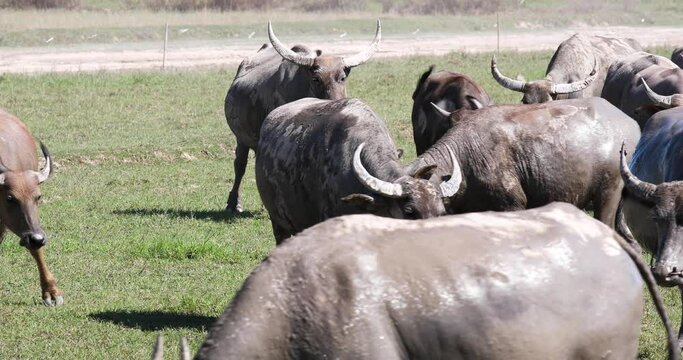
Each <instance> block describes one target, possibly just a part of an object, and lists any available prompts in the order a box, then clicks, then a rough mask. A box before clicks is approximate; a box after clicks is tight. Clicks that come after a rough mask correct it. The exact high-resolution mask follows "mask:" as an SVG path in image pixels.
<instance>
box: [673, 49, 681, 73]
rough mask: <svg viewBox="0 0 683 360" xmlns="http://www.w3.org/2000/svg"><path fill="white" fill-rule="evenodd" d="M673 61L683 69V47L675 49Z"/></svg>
mask: <svg viewBox="0 0 683 360" xmlns="http://www.w3.org/2000/svg"><path fill="white" fill-rule="evenodd" d="M671 61H672V62H673V63H674V64H676V65H678V67H679V68H682V69H683V46H681V47H678V48H676V49H674V51H673V52H672V53H671Z"/></svg>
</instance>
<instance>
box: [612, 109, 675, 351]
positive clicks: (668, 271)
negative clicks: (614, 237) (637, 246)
mask: <svg viewBox="0 0 683 360" xmlns="http://www.w3.org/2000/svg"><path fill="white" fill-rule="evenodd" d="M621 165H622V176H623V178H624V181H625V183H626V189H627V190H628V191H627V192H625V193H624V200H623V205H622V206H623V214H624V216H623V217H620V218H621V220H622V221H625V223H624V222H621V223H620V225H621V228H620V230H621V232H622V233H623V234H624V235H625V237H627V238H630V239H631V241H633V242H634V243H635V240H637V241H638V242H640V243H641V244H643V246H644V247H645V248H646V249H647V250H648V251H649V252H651V253H652V254H653V257H654V266H653V268H652V271H653V273H654V275H655V277H656V278H657V280H658V282H659V283H660V284H661V285H663V286H678V287H679V290H680V291H681V296H682V298H683V107H675V108H672V109H668V110H663V111H660V112H657V113H656V114H655V115H653V116H652V117H651V118H650V119H649V120H648V121H647V123H646V124H645V128H644V129H643V136H642V138H641V139H640V142H638V145H637V146H636V149H635V152H634V153H633V158H632V159H631V163H630V166H629V164H628V162H627V160H626V158H625V157H624V156H623V153H622V159H621ZM633 236H635V239H633ZM679 344H680V345H683V326H682V327H681V329H680V330H679Z"/></svg>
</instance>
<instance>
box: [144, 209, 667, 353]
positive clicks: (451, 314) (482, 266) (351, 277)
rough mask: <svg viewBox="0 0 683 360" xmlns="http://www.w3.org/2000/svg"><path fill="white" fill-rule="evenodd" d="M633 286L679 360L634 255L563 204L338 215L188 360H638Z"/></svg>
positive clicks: (245, 289)
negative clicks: (436, 214)
mask: <svg viewBox="0 0 683 360" xmlns="http://www.w3.org/2000/svg"><path fill="white" fill-rule="evenodd" d="M634 261H635V264H636V265H635V266H634ZM640 274H642V275H643V276H644V277H645V279H646V283H647V284H648V289H649V290H650V291H651V294H652V295H653V297H654V298H655V299H656V301H655V303H656V304H657V309H658V310H659V312H660V315H661V316H662V319H663V321H664V323H665V325H666V329H667V334H668V339H669V352H670V358H672V359H678V358H679V357H680V354H678V353H677V352H676V351H674V350H673V349H674V347H675V334H674V332H673V330H672V328H671V323H670V322H669V321H668V318H667V317H666V312H665V310H664V308H663V306H662V302H661V297H660V296H659V294H658V293H657V287H656V286H655V285H654V281H653V279H652V275H651V274H650V273H649V271H648V269H647V266H646V265H645V264H644V263H643V262H642V260H640V258H639V254H637V253H636V252H634V251H633V249H631V248H630V247H629V246H628V245H626V244H625V243H624V240H623V239H621V238H620V237H619V236H618V235H617V234H616V233H615V232H614V231H612V230H610V229H609V228H608V227H607V226H604V225H603V224H601V223H599V222H597V221H595V220H593V219H591V218H589V217H588V216H586V215H585V214H584V213H583V212H582V211H581V210H579V209H576V208H575V207H573V206H571V205H568V204H562V203H555V204H551V205H548V206H545V207H542V208H539V209H533V210H526V211H519V212H507V213H493V212H488V213H474V214H465V215H456V216H445V217H440V218H435V219H428V220H420V221H407V220H396V219H387V218H380V217H376V216H372V215H351V216H343V217H338V218H334V219H330V220H327V221H325V222H324V223H322V224H318V225H316V226H314V227H312V228H310V229H308V230H306V231H304V232H303V233H301V234H299V235H297V236H296V237H293V238H291V239H289V240H287V241H286V242H285V243H284V244H282V245H281V246H278V247H277V248H276V249H275V250H274V251H273V252H272V253H271V254H270V256H269V257H268V258H267V259H266V260H265V261H264V262H263V263H262V264H261V265H260V266H259V267H258V268H257V269H256V270H254V271H253V272H252V273H251V275H250V276H249V277H248V278H247V280H246V281H245V282H244V284H243V286H242V288H241V289H240V290H239V291H238V293H237V295H236V296H235V298H234V299H233V300H232V303H231V304H230V305H229V306H228V307H227V309H226V310H225V312H224V313H223V315H221V316H220V318H219V319H218V321H217V322H216V323H215V324H214V325H213V327H212V328H211V330H210V331H209V334H208V335H207V337H206V339H205V341H204V343H203V344H202V345H201V347H200V349H199V351H198V353H197V355H196V356H195V359H488V360H497V359H506V360H521V359H524V360H534V359H558V360H564V359H567V360H568V359H607V358H609V359H635V358H636V356H637V354H638V352H637V348H638V336H639V332H640V319H641V314H642V306H643V303H642V300H643V299H642V296H643V295H642V283H643V282H642V280H641V275H640ZM184 349H186V347H185V348H184ZM184 352H186V351H184ZM154 355H155V354H153V358H155V359H157V358H156V357H154ZM188 358H189V356H188Z"/></svg>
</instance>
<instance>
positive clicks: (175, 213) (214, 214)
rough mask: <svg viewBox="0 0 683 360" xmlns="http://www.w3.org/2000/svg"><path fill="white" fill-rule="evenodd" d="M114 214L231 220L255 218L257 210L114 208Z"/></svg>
mask: <svg viewBox="0 0 683 360" xmlns="http://www.w3.org/2000/svg"><path fill="white" fill-rule="evenodd" d="M113 213H114V214H115V215H129V216H130V215H136V216H155V215H166V216H170V217H173V218H183V219H199V220H212V221H217V222H219V221H220V222H231V221H233V220H236V219H242V218H255V217H257V216H258V215H259V213H258V212H253V211H243V212H241V213H228V212H227V211H225V210H197V211H194V210H179V209H125V210H114V211H113Z"/></svg>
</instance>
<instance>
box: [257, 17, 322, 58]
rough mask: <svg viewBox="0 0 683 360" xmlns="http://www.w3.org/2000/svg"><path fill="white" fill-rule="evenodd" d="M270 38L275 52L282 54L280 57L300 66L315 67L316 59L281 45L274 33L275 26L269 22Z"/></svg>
mask: <svg viewBox="0 0 683 360" xmlns="http://www.w3.org/2000/svg"><path fill="white" fill-rule="evenodd" d="M268 37H269V38H270V43H271V44H272V45H273V48H274V49H275V51H277V52H278V54H280V56H282V57H283V58H284V59H285V60H289V61H291V62H293V63H295V64H297V65H300V66H307V67H310V66H313V62H314V61H315V57H310V56H305V55H301V54H299V53H296V52H294V51H292V50H291V49H289V48H287V46H285V45H284V44H283V43H281V42H280V40H278V38H277V37H276V36H275V33H274V32H273V26H272V25H271V24H270V21H268Z"/></svg>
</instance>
